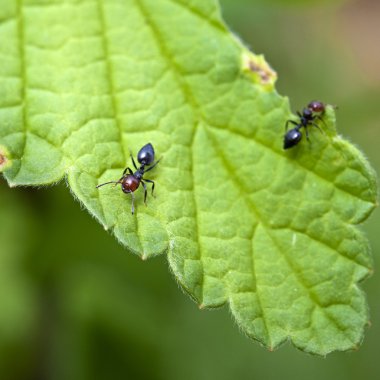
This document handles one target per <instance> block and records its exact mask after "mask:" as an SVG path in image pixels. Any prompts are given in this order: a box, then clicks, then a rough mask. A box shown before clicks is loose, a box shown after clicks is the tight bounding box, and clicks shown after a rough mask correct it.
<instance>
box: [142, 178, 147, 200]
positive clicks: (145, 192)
mask: <svg viewBox="0 0 380 380" xmlns="http://www.w3.org/2000/svg"><path fill="white" fill-rule="evenodd" d="M144 181H146V179H144ZM144 181H143V180H141V183H142V185H143V188H144V203H145V206H146V196H147V195H148V191H147V189H146V185H145V183H144Z"/></svg>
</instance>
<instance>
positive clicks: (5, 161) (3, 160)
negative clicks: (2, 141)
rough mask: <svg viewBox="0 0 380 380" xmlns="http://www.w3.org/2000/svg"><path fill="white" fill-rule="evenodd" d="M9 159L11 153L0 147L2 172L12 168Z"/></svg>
mask: <svg viewBox="0 0 380 380" xmlns="http://www.w3.org/2000/svg"><path fill="white" fill-rule="evenodd" d="M8 157H9V153H8V152H7V150H6V149H5V148H4V147H1V146H0V171H3V170H4V169H6V168H8V167H9V166H10V164H11V161H10V160H9V158H8Z"/></svg>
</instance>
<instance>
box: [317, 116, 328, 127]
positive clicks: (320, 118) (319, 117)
mask: <svg viewBox="0 0 380 380" xmlns="http://www.w3.org/2000/svg"><path fill="white" fill-rule="evenodd" d="M315 118H316V119H318V120H320V121H321V122H322V123H323V124H324V125H325V127H327V125H326V123H325V121H324V120H323V117H322V116H319V115H318V116H316V117H315Z"/></svg>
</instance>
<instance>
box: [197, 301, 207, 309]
mask: <svg viewBox="0 0 380 380" xmlns="http://www.w3.org/2000/svg"><path fill="white" fill-rule="evenodd" d="M198 309H199V310H204V309H206V305H205V304H204V303H200V304H199V305H198Z"/></svg>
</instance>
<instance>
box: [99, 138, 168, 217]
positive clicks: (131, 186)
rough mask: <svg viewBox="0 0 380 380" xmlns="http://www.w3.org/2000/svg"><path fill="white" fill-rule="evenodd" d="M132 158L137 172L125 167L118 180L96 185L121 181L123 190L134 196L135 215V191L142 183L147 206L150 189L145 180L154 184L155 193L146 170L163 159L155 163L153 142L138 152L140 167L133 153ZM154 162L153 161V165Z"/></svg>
mask: <svg viewBox="0 0 380 380" xmlns="http://www.w3.org/2000/svg"><path fill="white" fill-rule="evenodd" d="M131 159H132V163H133V166H134V167H135V169H136V171H135V172H133V171H132V169H131V168H130V167H127V168H125V169H124V171H123V175H122V177H121V178H120V179H119V180H118V181H110V182H105V183H101V184H100V185H98V186H96V188H99V187H101V186H104V185H108V184H110V183H114V184H115V186H116V185H117V184H118V183H120V184H121V190H123V192H124V193H126V194H131V196H132V209H131V211H132V215H133V214H134V213H135V206H134V201H135V197H134V195H133V193H134V192H135V191H136V190H137V189H138V187H139V186H140V183H142V185H143V187H144V203H145V206H146V197H147V193H148V191H147V189H146V184H145V182H149V183H151V184H152V196H154V195H153V190H154V181H152V180H150V179H146V178H144V174H145V173H146V172H148V171H149V170H152V169H153V168H154V167H155V166H156V165H157V164H158V163H159V162H160V160H161V159H160V160H158V161H156V162H155V163H153V161H154V149H153V145H152V144H151V143H148V144H146V145H144V146H143V147H142V148H141V149H140V150H139V152H138V153H137V161H138V162H139V164H140V168H137V166H136V162H135V160H134V159H133V156H132V153H131ZM152 163H153V165H152ZM150 165H152V166H150ZM145 166H150V167H149V168H148V169H145ZM127 172H128V174H127ZM144 181H145V182H144Z"/></svg>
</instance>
